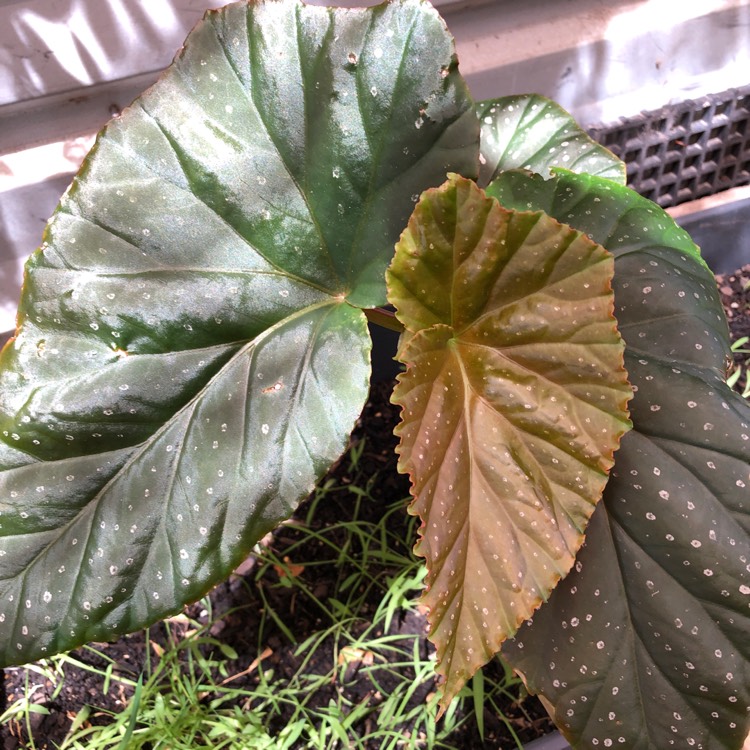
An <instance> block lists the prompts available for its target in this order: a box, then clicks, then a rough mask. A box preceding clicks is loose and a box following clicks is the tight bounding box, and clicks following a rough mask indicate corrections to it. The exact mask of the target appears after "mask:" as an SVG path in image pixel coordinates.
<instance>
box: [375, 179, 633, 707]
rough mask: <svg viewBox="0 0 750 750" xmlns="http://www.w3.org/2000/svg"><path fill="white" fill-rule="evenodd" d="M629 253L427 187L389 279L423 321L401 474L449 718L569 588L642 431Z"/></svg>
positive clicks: (413, 343) (405, 307)
mask: <svg viewBox="0 0 750 750" xmlns="http://www.w3.org/2000/svg"><path fill="white" fill-rule="evenodd" d="M612 273H613V262H612V257H611V256H610V255H609V253H607V252H606V251H604V250H603V249H602V248H601V247H600V246H598V245H596V244H594V243H593V242H591V241H590V240H589V239H588V238H587V237H585V236H584V235H582V234H581V233H580V232H576V231H574V230H571V229H570V228H569V227H566V226H564V225H561V224H559V223H558V222H557V221H554V220H553V219H551V218H549V217H548V216H546V215H544V214H543V213H539V212H538V213H531V212H524V213H521V212H510V211H506V210H504V209H502V208H501V207H500V205H499V204H498V203H497V201H495V200H494V199H491V198H487V197H486V196H485V195H484V193H483V192H482V191H481V189H480V188H478V187H477V186H476V185H475V184H474V183H473V182H471V181H470V180H466V179H463V178H460V177H453V178H452V179H451V180H450V181H449V182H447V183H446V184H445V185H444V186H443V187H441V188H437V189H434V190H431V191H428V192H427V193H425V194H424V196H423V197H422V199H421V200H420V203H419V204H418V206H417V208H416V210H415V212H414V215H413V216H412V218H411V220H410V222H409V226H408V229H407V230H406V231H405V232H404V234H403V236H402V238H401V240H400V242H399V244H398V245H397V248H396V255H395V257H394V260H393V262H392V264H391V266H390V268H389V270H388V276H387V278H388V286H389V300H390V301H391V303H392V304H393V305H394V306H395V307H396V310H397V313H396V314H397V316H398V318H399V319H400V320H401V322H402V323H403V324H404V325H405V327H406V331H407V334H406V343H405V345H404V346H403V347H402V349H401V352H400V354H399V358H400V359H401V361H403V362H404V363H406V365H407V371H406V373H405V374H404V375H402V376H400V377H399V381H398V384H397V386H396V390H395V392H394V396H393V400H394V402H395V403H397V404H400V406H401V408H402V422H401V424H400V425H399V427H398V428H397V433H398V435H399V438H400V444H399V448H398V451H399V454H400V461H399V468H400V469H401V470H402V471H404V472H408V473H409V474H410V476H411V481H412V493H413V495H414V502H413V503H412V506H411V510H412V512H413V513H415V514H419V515H420V516H421V518H422V521H423V525H422V529H421V531H422V535H421V539H420V542H419V544H418V547H417V551H418V553H419V554H421V555H423V556H424V557H426V558H427V567H428V573H427V592H426V594H425V596H424V602H425V603H426V604H427V606H428V607H429V608H430V624H431V633H430V637H431V639H432V640H433V641H434V642H435V645H436V647H437V651H438V660H439V664H438V671H439V672H440V673H441V674H442V675H444V676H445V678H446V681H445V684H444V686H443V701H442V704H443V707H445V706H447V704H448V703H449V701H450V699H451V698H452V697H453V696H454V695H455V694H456V693H457V692H458V691H459V690H460V689H461V687H462V686H463V684H464V683H465V681H466V680H467V679H468V678H469V677H470V676H471V675H472V674H473V673H474V672H475V671H476V670H477V669H478V668H479V667H480V666H482V665H483V664H484V663H486V662H487V661H488V660H489V659H490V658H492V656H494V655H495V654H496V653H497V651H498V650H499V648H500V644H501V643H502V641H503V640H504V639H505V638H506V637H507V636H509V635H512V634H514V633H515V632H516V630H517V628H518V626H519V625H520V624H521V622H523V621H524V620H525V619H527V618H528V617H529V616H530V615H531V614H532V612H533V611H534V610H535V609H536V608H537V607H538V606H539V604H540V603H541V602H542V601H544V600H546V599H547V597H548V595H549V592H550V591H551V590H552V589H553V588H554V586H555V585H556V584H557V582H558V581H559V580H560V578H561V577H563V576H565V575H566V574H567V572H568V571H569V569H570V568H571V566H572V565H573V561H574V558H575V554H576V552H577V551H578V548H579V547H580V545H581V542H582V540H583V531H584V529H585V527H586V523H587V521H588V519H589V517H590V515H591V513H592V511H593V509H594V506H595V505H596V503H597V502H598V501H599V499H600V497H601V493H602V490H603V488H604V485H605V483H606V481H607V476H608V471H609V468H610V467H611V465H612V455H613V452H614V450H615V449H616V448H617V445H618V443H619V439H620V437H621V435H622V434H623V432H625V430H626V429H627V425H628V422H627V411H626V403H627V401H628V399H629V398H630V395H631V391H630V387H629V385H628V383H627V379H626V375H625V371H624V369H623V367H622V355H623V345H622V341H621V339H620V337H619V335H618V333H617V329H616V326H615V321H614V318H613V316H612V309H613V298H612V289H611V285H610V282H611V278H612Z"/></svg>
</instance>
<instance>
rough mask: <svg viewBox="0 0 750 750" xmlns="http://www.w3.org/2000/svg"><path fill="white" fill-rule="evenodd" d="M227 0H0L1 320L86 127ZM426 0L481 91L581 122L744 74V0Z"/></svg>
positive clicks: (701, 90) (691, 94)
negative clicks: (527, 96)
mask: <svg viewBox="0 0 750 750" xmlns="http://www.w3.org/2000/svg"><path fill="white" fill-rule="evenodd" d="M312 1H313V2H315V3H316V4H346V3H347V2H348V3H349V4H353V5H354V4H368V3H369V4H372V0H365V2H362V3H360V2H357V0H312ZM225 2H226V0H0V332H2V331H4V330H8V329H10V328H12V327H13V325H14V323H13V321H14V311H15V307H16V303H17V299H18V293H19V287H20V280H21V266H22V259H23V258H25V257H26V256H27V255H28V254H29V253H30V252H31V251H33V249H34V248H35V247H36V246H37V245H38V244H39V241H40V238H41V234H42V229H43V227H44V222H45V220H46V219H47V217H48V216H49V215H50V213H51V212H52V210H53V209H54V207H55V205H56V203H57V200H58V198H59V196H60V194H61V192H62V191H63V190H64V189H65V187H66V186H67V184H68V183H69V181H70V179H71V176H72V174H73V173H74V172H75V170H76V168H77V165H78V163H79V162H80V159H81V158H82V155H83V154H84V153H85V151H86V149H87V148H88V146H89V145H90V143H91V134H92V133H94V132H96V131H97V130H98V129H99V128H100V127H101V126H102V125H103V124H104V123H105V122H106V121H107V120H108V119H109V118H110V117H111V115H112V113H113V112H115V111H117V110H118V109H120V108H122V107H124V106H125V105H127V104H129V103H130V101H132V100H133V99H134V98H135V97H136V96H137V95H138V94H139V93H140V92H141V91H143V90H144V89H145V88H147V87H148V86H149V85H150V84H151V83H152V82H153V81H154V80H155V79H156V77H157V76H158V73H159V72H160V71H161V70H163V69H164V68H165V67H166V66H167V65H168V64H169V63H170V62H171V60H172V58H173V57H174V54H175V52H176V51H177V50H178V49H179V48H180V46H181V44H182V41H183V40H184V38H185V36H186V35H187V33H188V31H189V30H190V29H191V28H192V27H193V25H194V24H195V23H196V22H197V21H198V20H199V19H200V17H201V16H202V15H203V13H204V12H205V10H206V9H207V8H210V7H218V6H221V5H223V4H225ZM434 4H435V5H437V6H439V8H440V10H441V11H442V12H443V13H444V15H445V16H446V20H447V21H448V25H449V27H450V29H451V31H452V32H453V34H454V35H455V37H456V41H457V47H458V53H459V59H460V63H461V68H462V71H463V72H464V74H465V75H466V77H467V80H468V81H469V85H470V86H471V87H472V91H473V92H474V94H475V96H476V97H477V98H489V97H492V96H499V95H503V94H509V93H526V92H530V91H534V92H538V93H542V94H546V95H547V96H551V97H553V98H555V99H557V100H558V101H560V102H561V103H562V104H563V106H565V107H567V108H568V109H569V110H570V111H571V112H573V113H574V114H575V115H576V116H577V117H578V118H579V120H581V121H582V122H583V123H584V124H591V123H594V122H597V121H603V122H610V121H612V120H614V119H616V118H617V117H618V116H620V115H622V116H629V115H632V114H635V113H637V112H639V111H641V110H642V109H655V108H658V107H660V106H662V105H664V104H667V103H669V102H671V101H682V100H684V99H688V98H696V97H699V96H701V95H704V94H709V93H715V92H718V91H722V90H725V89H727V88H730V87H732V86H741V85H746V84H748V83H750V0H682V2H680V3H677V2H676V0H647V1H644V0H565V2H563V1H562V0H435V3H434ZM44 144H47V145H46V146H45V145H44Z"/></svg>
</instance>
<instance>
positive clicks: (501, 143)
mask: <svg viewBox="0 0 750 750" xmlns="http://www.w3.org/2000/svg"><path fill="white" fill-rule="evenodd" d="M476 113H477V117H478V118H479V120H480V123H481V128H482V131H481V133H482V134H481V152H480V167H479V184H480V185H482V186H486V185H488V184H489V183H490V182H492V180H494V179H495V178H496V177H497V176H498V175H499V174H500V172H503V171H504V170H506V169H517V168H518V169H528V170H530V171H532V172H536V173H537V174H540V175H542V176H543V177H548V176H549V173H550V169H552V168H554V167H564V168H566V169H570V170H572V171H573V172H583V173H586V174H593V175H598V176H600V177H607V178H609V179H611V180H615V181H617V182H620V183H622V184H623V185H624V184H625V164H624V163H623V162H622V161H621V160H620V159H618V158H617V157H616V156H615V155H614V154H613V153H612V152H611V151H609V150H608V149H606V148H604V147H603V146H601V145H599V144H598V143H597V142H596V141H595V140H593V139H592V138H591V137H589V136H588V135H587V134H586V133H585V132H584V131H583V130H582V129H581V127H580V126H579V125H578V123H576V121H575V120H574V119H573V118H572V117H571V116H570V115H569V114H568V113H567V112H566V111H565V110H564V109H563V108H562V107H561V106H560V105H559V104H557V103H556V102H553V101H551V100H550V99H546V98H545V97H543V96H539V95H538V94H522V95H517V96H504V97H502V98H500V99H489V100H487V101H483V102H477V104H476Z"/></svg>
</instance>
